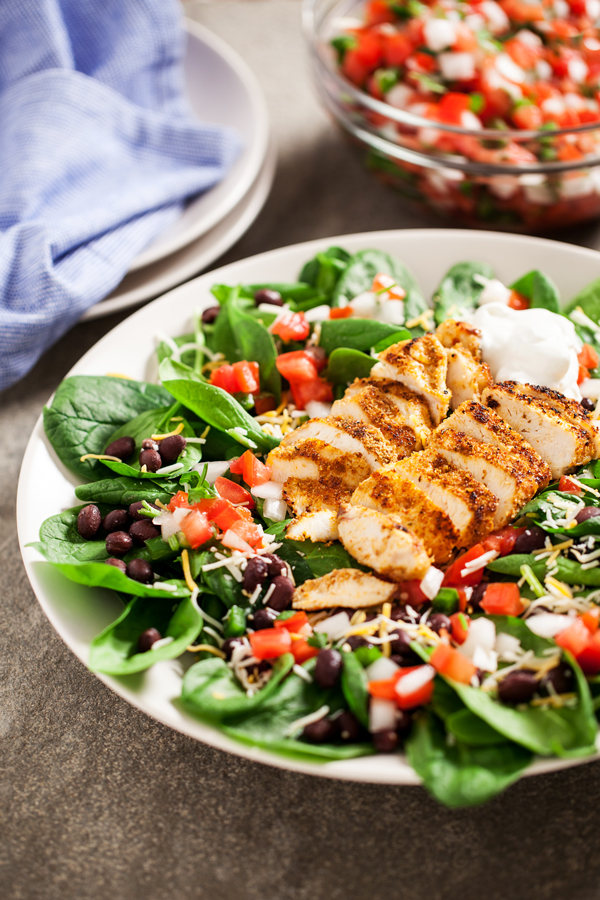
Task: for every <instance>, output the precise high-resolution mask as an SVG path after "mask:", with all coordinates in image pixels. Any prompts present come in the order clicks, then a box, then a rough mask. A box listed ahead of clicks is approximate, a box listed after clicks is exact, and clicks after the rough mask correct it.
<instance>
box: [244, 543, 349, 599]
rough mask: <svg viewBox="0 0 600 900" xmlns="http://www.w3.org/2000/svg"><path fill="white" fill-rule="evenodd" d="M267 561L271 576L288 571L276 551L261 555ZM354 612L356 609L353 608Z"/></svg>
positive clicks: (274, 576)
mask: <svg viewBox="0 0 600 900" xmlns="http://www.w3.org/2000/svg"><path fill="white" fill-rule="evenodd" d="M261 559H264V560H266V561H267V563H268V565H269V571H268V572H267V574H268V576H269V578H276V577H277V575H285V574H286V572H287V566H286V564H285V563H284V561H283V560H282V559H280V558H279V557H278V556H275V554H274V553H264V554H263V555H262V557H261ZM352 611H353V612H354V611H355V610H352Z"/></svg>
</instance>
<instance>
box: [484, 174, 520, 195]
mask: <svg viewBox="0 0 600 900" xmlns="http://www.w3.org/2000/svg"><path fill="white" fill-rule="evenodd" d="M489 188H490V191H491V193H492V194H494V196H495V197H500V199H501V200H510V198H511V197H514V195H515V194H516V193H517V191H518V190H519V182H518V181H517V179H516V178H515V176H514V175H492V177H491V178H490V183H489Z"/></svg>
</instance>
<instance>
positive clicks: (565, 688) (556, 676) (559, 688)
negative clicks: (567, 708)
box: [541, 662, 575, 694]
mask: <svg viewBox="0 0 600 900" xmlns="http://www.w3.org/2000/svg"><path fill="white" fill-rule="evenodd" d="M541 686H542V688H544V690H545V691H546V692H548V693H550V691H549V690H548V688H549V687H551V688H552V689H553V690H554V691H555V693H557V694H570V693H571V692H572V691H573V690H574V687H575V674H574V672H573V669H572V668H571V667H570V666H569V665H567V663H565V662H560V663H559V664H558V665H557V666H555V667H554V668H553V669H550V671H549V672H548V674H547V675H544V677H543V678H542V681H541Z"/></svg>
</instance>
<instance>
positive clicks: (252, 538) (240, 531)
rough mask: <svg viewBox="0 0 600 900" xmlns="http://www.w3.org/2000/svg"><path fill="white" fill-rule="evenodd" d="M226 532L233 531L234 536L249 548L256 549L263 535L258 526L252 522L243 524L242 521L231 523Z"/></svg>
mask: <svg viewBox="0 0 600 900" xmlns="http://www.w3.org/2000/svg"><path fill="white" fill-rule="evenodd" d="M228 531H233V533H234V534H237V536H238V537H240V538H241V539H242V540H243V541H246V543H247V544H250V546H251V547H258V545H259V544H261V543H262V539H263V534H264V532H263V530H262V528H261V526H260V525H256V524H255V523H254V522H245V521H244V520H243V519H239V520H238V521H237V522H233V523H232V524H231V525H230V526H229V528H228Z"/></svg>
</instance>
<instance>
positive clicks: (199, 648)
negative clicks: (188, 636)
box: [185, 644, 227, 699]
mask: <svg viewBox="0 0 600 900" xmlns="http://www.w3.org/2000/svg"><path fill="white" fill-rule="evenodd" d="M185 649H186V650H189V652H190V653H200V652H204V653H212V655H213V656H218V657H220V658H221V659H227V657H226V656H225V654H224V653H223V651H222V650H219V648H218V647H213V645H212V644H190V645H189V647H186V648H185ZM218 699H222V698H221V697H219V698H218Z"/></svg>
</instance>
